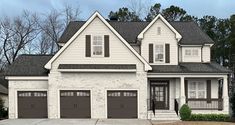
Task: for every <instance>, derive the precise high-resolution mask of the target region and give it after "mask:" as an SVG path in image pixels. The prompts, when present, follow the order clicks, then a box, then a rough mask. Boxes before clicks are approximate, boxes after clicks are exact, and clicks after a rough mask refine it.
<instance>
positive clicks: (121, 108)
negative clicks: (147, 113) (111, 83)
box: [107, 91, 137, 118]
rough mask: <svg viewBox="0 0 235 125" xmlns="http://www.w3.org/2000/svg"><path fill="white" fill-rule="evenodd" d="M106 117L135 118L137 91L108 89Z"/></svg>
mask: <svg viewBox="0 0 235 125" xmlns="http://www.w3.org/2000/svg"><path fill="white" fill-rule="evenodd" d="M107 99H108V100H107V103H108V118H137V91H108V97H107Z"/></svg>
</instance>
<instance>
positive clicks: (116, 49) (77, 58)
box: [51, 17, 144, 71]
mask: <svg viewBox="0 0 235 125" xmlns="http://www.w3.org/2000/svg"><path fill="white" fill-rule="evenodd" d="M86 35H102V36H104V35H109V39H110V57H85V36H86ZM91 37H92V36H91ZM59 64H136V65H137V70H138V71H143V68H144V65H143V63H142V62H141V61H140V60H139V59H138V58H137V57H136V56H135V55H134V54H133V53H132V52H131V51H130V50H129V49H128V48H127V47H126V46H125V45H124V44H123V43H122V42H121V41H120V40H119V39H118V37H117V36H116V35H114V34H113V32H111V30H110V29H109V28H108V27H107V26H106V25H105V24H104V23H103V22H102V21H101V20H100V19H99V18H98V17H97V18H95V19H94V20H93V21H92V22H91V23H90V24H89V25H88V26H87V27H86V29H85V30H84V31H83V32H82V33H80V35H79V36H78V37H77V38H76V39H75V40H74V41H73V42H72V43H71V44H70V45H69V46H68V47H67V48H66V49H65V50H64V52H62V53H61V55H59V57H58V58H57V59H56V60H55V61H54V62H53V63H52V70H51V71H54V70H56V69H57V68H58V65H59Z"/></svg>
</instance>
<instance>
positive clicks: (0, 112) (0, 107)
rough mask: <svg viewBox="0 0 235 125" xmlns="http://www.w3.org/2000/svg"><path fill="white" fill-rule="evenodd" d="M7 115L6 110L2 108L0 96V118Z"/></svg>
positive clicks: (2, 103)
mask: <svg viewBox="0 0 235 125" xmlns="http://www.w3.org/2000/svg"><path fill="white" fill-rule="evenodd" d="M7 116H8V111H7V110H6V109H5V108H4V102H3V100H2V99H1V98H0V119H4V118H7Z"/></svg>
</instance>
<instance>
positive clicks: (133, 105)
mask: <svg viewBox="0 0 235 125" xmlns="http://www.w3.org/2000/svg"><path fill="white" fill-rule="evenodd" d="M58 42H59V45H60V46H61V48H60V50H59V51H58V52H57V53H56V54H55V55H21V56H19V57H18V58H17V59H16V61H15V62H14V63H13V64H12V65H11V66H10V67H9V68H8V69H7V71H6V79H8V80H9V118H10V119H14V118H50V119H52V118H55V119H58V118H139V119H156V120H166V119H167V120H177V119H179V117H178V116H177V113H178V110H179V108H180V107H181V106H182V105H183V104H188V105H189V107H190V108H191V109H192V112H193V113H223V114H228V113H229V100H228V99H229V98H228V74H229V73H230V70H227V69H226V68H224V67H222V66H220V65H219V64H217V63H214V62H211V60H210V58H211V57H210V55H211V53H210V49H211V47H212V46H213V44H214V42H213V41H212V40H211V39H210V38H209V37H208V36H207V35H206V34H205V33H204V32H203V31H202V30H201V29H200V28H199V27H198V26H197V25H196V24H195V23H193V22H167V21H166V20H165V19H164V18H163V17H162V16H161V15H158V16H156V17H155V19H154V20H153V21H151V22H117V21H107V20H106V19H105V18H104V17H102V16H101V15H100V14H99V13H98V12H95V13H94V14H93V15H92V16H91V17H90V18H89V19H88V20H87V21H73V22H70V23H69V25H68V27H67V28H66V30H65V32H64V33H63V35H62V37H61V38H60V40H59V41H58ZM221 88H222V89H221ZM219 93H222V95H221V94H219ZM153 110H154V111H155V115H154V113H153Z"/></svg>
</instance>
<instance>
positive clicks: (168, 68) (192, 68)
mask: <svg viewBox="0 0 235 125" xmlns="http://www.w3.org/2000/svg"><path fill="white" fill-rule="evenodd" d="M151 66H152V70H151V71H149V72H148V73H231V72H232V71H231V70H229V69H227V68H225V67H223V66H221V65H219V64H218V63H215V62H211V63H179V65H151Z"/></svg>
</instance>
